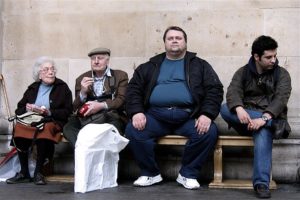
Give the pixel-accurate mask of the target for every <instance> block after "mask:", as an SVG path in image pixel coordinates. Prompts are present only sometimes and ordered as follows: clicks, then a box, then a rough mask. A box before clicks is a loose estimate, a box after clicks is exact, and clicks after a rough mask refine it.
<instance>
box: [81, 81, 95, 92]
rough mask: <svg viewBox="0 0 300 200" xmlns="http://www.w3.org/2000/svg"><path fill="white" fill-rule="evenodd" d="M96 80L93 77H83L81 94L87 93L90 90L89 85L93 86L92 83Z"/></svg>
mask: <svg viewBox="0 0 300 200" xmlns="http://www.w3.org/2000/svg"><path fill="white" fill-rule="evenodd" d="M93 82H94V79H93V78H91V77H83V79H82V80H81V83H80V84H81V90H80V92H81V94H82V95H84V96H85V95H86V93H87V92H88V90H89V87H91V85H92V84H93Z"/></svg>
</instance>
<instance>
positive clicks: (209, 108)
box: [126, 52, 223, 120]
mask: <svg viewBox="0 0 300 200" xmlns="http://www.w3.org/2000/svg"><path fill="white" fill-rule="evenodd" d="M165 57H166V53H162V54H159V55H157V56H154V57H152V58H151V59H150V60H149V61H148V62H146V63H144V64H141V65H140V66H139V67H138V68H137V69H136V70H135V71H134V74H133V77H132V79H131V80H130V82H129V85H128V88H127V93H126V109H127V114H128V116H129V117H130V118H131V117H132V116H133V115H134V114H136V113H140V112H141V113H144V112H145V111H146V110H147V108H149V98H150V95H151V93H152V90H153V88H154V87H155V85H156V81H157V78H158V75H159V72H160V66H161V64H162V62H163V60H164V59H165ZM184 63H185V66H184V67H185V76H186V81H187V85H188V88H189V90H190V92H191V95H192V97H193V100H194V102H195V107H194V109H193V112H192V113H191V117H193V118H197V117H199V116H200V115H202V114H204V115H206V116H207V117H209V118H210V119H212V120H214V119H215V118H216V117H217V116H218V114H219V111H220V105H221V103H222V100H223V85H222V83H221V82H220V80H219V77H218V75H217V74H216V73H215V71H214V70H213V68H212V67H211V65H210V64H209V63H208V62H206V61H205V60H203V59H200V58H198V57H196V53H192V52H187V53H186V55H185V58H184Z"/></svg>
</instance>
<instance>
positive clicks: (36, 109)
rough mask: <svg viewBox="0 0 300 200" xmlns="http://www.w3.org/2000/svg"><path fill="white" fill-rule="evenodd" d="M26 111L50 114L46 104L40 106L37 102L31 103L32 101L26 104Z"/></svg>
mask: <svg viewBox="0 0 300 200" xmlns="http://www.w3.org/2000/svg"><path fill="white" fill-rule="evenodd" d="M26 111H32V112H35V113H38V114H40V115H48V114H49V110H48V109H47V108H46V107H45V106H41V107H39V106H37V105H35V104H30V103H27V104H26Z"/></svg>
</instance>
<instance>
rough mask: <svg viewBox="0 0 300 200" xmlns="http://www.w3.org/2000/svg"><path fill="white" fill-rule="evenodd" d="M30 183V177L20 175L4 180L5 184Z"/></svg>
mask: <svg viewBox="0 0 300 200" xmlns="http://www.w3.org/2000/svg"><path fill="white" fill-rule="evenodd" d="M29 182H32V179H31V178H30V176H29V175H28V176H25V175H24V174H22V173H16V175H15V176H14V177H12V178H9V179H7V180H6V183H7V184H16V183H29Z"/></svg>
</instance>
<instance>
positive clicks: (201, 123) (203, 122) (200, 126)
mask: <svg viewBox="0 0 300 200" xmlns="http://www.w3.org/2000/svg"><path fill="white" fill-rule="evenodd" d="M210 125H211V119H210V118H208V117H206V116H205V115H201V116H200V117H199V118H198V119H197V120H196V121H195V128H196V129H197V132H198V133H199V134H204V133H206V132H207V131H208V130H209V127H210Z"/></svg>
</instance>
